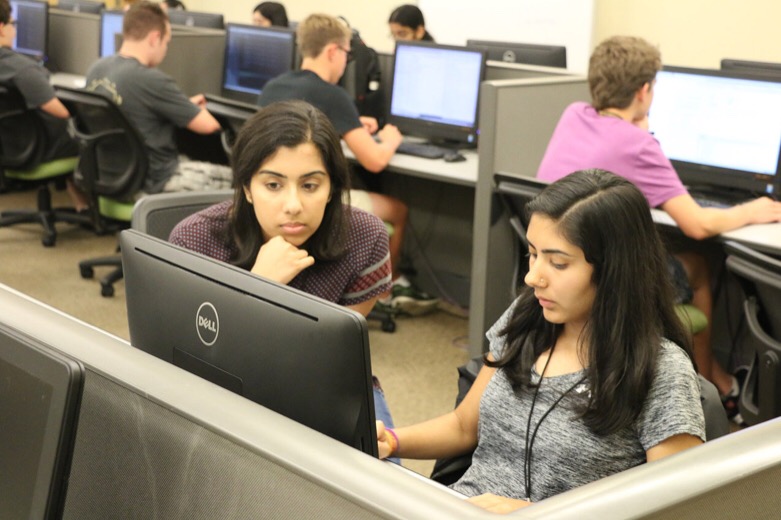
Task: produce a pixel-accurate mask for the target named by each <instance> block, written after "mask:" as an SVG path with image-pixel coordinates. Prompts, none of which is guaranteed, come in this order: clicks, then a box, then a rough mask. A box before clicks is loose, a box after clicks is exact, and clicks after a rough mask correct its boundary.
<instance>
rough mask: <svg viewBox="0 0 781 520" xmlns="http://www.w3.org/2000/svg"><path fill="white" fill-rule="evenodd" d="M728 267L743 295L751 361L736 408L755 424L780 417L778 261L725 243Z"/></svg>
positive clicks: (780, 297) (780, 266)
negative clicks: (751, 353)
mask: <svg viewBox="0 0 781 520" xmlns="http://www.w3.org/2000/svg"><path fill="white" fill-rule="evenodd" d="M724 249H725V251H726V253H727V255H728V256H727V261H726V262H727V269H729V271H730V272H731V273H732V274H734V275H735V276H736V277H737V279H738V281H739V282H740V285H741V287H742V289H743V292H744V294H745V297H746V299H745V301H744V303H743V310H744V317H745V320H746V324H747V326H748V332H747V341H748V344H749V345H750V347H751V352H753V360H752V362H751V366H750V368H749V371H748V375H747V376H746V379H745V381H744V382H743V388H742V389H741V395H740V402H739V403H738V409H739V410H740V415H741V416H742V417H743V420H744V421H745V422H746V423H747V424H749V425H754V424H757V423H760V422H762V421H767V420H768V419H772V418H774V417H778V416H781V260H779V259H777V258H772V257H770V256H767V255H765V254H762V253H760V252H758V251H755V250H753V249H751V248H749V247H746V246H744V245H742V244H738V243H736V242H725V243H724Z"/></svg>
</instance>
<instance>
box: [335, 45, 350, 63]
mask: <svg viewBox="0 0 781 520" xmlns="http://www.w3.org/2000/svg"><path fill="white" fill-rule="evenodd" d="M337 47H339V48H340V49H341V50H343V51H344V54H345V56H347V62H348V63H349V62H351V61H353V51H351V50H350V49H345V48H344V47H342V46H341V45H337Z"/></svg>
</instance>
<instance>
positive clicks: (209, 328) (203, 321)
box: [195, 302, 220, 347]
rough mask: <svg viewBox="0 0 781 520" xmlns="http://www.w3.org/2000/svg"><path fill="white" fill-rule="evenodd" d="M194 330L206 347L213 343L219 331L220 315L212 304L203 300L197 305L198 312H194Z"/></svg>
mask: <svg viewBox="0 0 781 520" xmlns="http://www.w3.org/2000/svg"><path fill="white" fill-rule="evenodd" d="M195 330H196V331H197V332H198V337H199V338H201V341H202V342H203V344H204V345H206V346H207V347H210V346H212V345H214V342H215V341H217V336H218V335H219V333H220V317H219V316H218V315H217V309H215V308H214V305H212V304H211V303H209V302H204V303H202V304H201V306H200V307H198V312H197V313H196V314H195Z"/></svg>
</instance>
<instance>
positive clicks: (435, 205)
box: [342, 142, 478, 307]
mask: <svg viewBox="0 0 781 520" xmlns="http://www.w3.org/2000/svg"><path fill="white" fill-rule="evenodd" d="M342 149H343V150H344V153H345V155H346V156H347V158H348V159H349V160H350V161H352V162H355V156H354V155H353V154H352V152H351V151H350V150H349V149H348V148H347V146H346V145H345V144H344V142H343V143H342ZM461 154H462V155H464V157H466V161H461V162H455V163H448V162H445V161H444V160H442V159H426V158H422V157H415V156H411V155H403V154H396V155H394V156H393V158H392V159H391V161H390V163H389V164H388V167H387V168H386V169H385V171H384V172H383V173H382V174H381V175H380V178H379V180H380V183H381V185H382V192H383V193H386V194H388V195H391V196H394V197H397V198H399V199H401V200H403V201H404V202H405V203H406V204H407V206H408V207H409V221H408V222H409V224H408V226H407V232H406V234H405V239H404V247H403V251H404V254H403V258H404V260H403V262H402V268H404V267H405V266H411V267H412V268H413V269H414V270H415V272H416V277H415V281H416V284H417V285H418V286H419V287H420V288H421V289H423V290H424V291H426V292H429V293H432V294H436V295H438V296H440V297H443V298H444V299H447V300H450V301H452V302H453V303H456V304H458V305H459V306H461V307H468V306H469V293H470V278H471V270H472V236H473V235H472V228H473V215H474V197H475V189H474V187H475V185H476V183H477V169H478V154H477V151H476V150H463V151H461Z"/></svg>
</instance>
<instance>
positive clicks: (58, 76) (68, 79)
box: [49, 72, 87, 88]
mask: <svg viewBox="0 0 781 520" xmlns="http://www.w3.org/2000/svg"><path fill="white" fill-rule="evenodd" d="M49 83H50V84H52V85H53V86H55V87H67V88H84V87H85V86H86V85H87V78H86V77H85V76H82V75H81V74H70V73H68V72H55V73H54V74H52V75H51V76H50V77H49Z"/></svg>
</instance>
